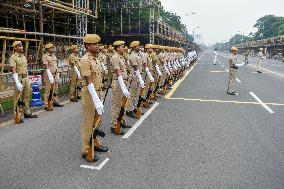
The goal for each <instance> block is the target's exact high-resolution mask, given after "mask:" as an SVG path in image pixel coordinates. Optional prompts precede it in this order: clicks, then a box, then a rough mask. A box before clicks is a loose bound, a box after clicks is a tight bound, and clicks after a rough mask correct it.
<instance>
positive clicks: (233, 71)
mask: <svg viewBox="0 0 284 189" xmlns="http://www.w3.org/2000/svg"><path fill="white" fill-rule="evenodd" d="M237 52H238V49H237V48H236V47H232V48H231V55H230V56H229V58H228V63H229V67H230V69H229V70H230V71H229V83H228V90H227V94H229V95H238V94H237V93H236V92H234V91H233V87H234V85H235V83H236V79H237V70H238V68H239V67H240V66H243V65H244V64H245V63H244V62H243V63H241V64H238V60H237Z"/></svg>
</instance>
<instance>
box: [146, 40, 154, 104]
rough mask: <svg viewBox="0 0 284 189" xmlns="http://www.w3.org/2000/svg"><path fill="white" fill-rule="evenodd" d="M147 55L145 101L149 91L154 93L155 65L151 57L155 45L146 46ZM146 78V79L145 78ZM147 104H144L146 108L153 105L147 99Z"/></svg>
mask: <svg viewBox="0 0 284 189" xmlns="http://www.w3.org/2000/svg"><path fill="white" fill-rule="evenodd" d="M144 49H145V51H146V52H145V53H144V55H143V65H144V67H145V68H144V70H145V72H144V75H145V76H146V81H145V83H146V84H145V85H146V86H145V91H146V92H145V94H144V99H146V98H147V94H148V91H153V88H154V86H153V83H154V81H155V79H154V77H153V74H152V73H153V69H154V68H153V65H152V59H151V57H150V55H151V54H152V53H153V45H152V44H146V45H145V47H144ZM145 76H144V77H145ZM147 100H148V101H147V102H144V104H143V105H144V107H145V108H149V105H150V104H152V102H150V101H149V99H147Z"/></svg>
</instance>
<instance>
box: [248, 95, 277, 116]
mask: <svg viewBox="0 0 284 189" xmlns="http://www.w3.org/2000/svg"><path fill="white" fill-rule="evenodd" d="M249 94H250V95H251V96H252V97H253V98H254V99H255V100H256V101H257V102H259V104H260V105H261V106H262V107H264V108H265V109H266V110H267V111H268V112H269V113H271V114H273V113H274V112H273V111H272V110H271V109H270V108H269V107H268V106H267V105H266V104H264V103H263V102H262V101H261V100H260V99H259V98H258V97H257V96H256V95H255V94H254V93H253V92H249Z"/></svg>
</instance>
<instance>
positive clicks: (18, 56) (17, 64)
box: [9, 41, 37, 122]
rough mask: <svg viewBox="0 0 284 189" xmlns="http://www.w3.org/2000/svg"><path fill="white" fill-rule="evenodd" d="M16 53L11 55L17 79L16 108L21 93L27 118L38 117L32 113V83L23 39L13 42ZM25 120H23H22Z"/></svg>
mask: <svg viewBox="0 0 284 189" xmlns="http://www.w3.org/2000/svg"><path fill="white" fill-rule="evenodd" d="M12 46H13V48H14V50H15V53H14V54H13V55H12V56H11V57H10V59H9V64H10V68H11V71H12V74H13V79H14V81H15V89H14V110H15V109H16V105H17V103H18V100H19V99H18V97H19V93H21V95H20V98H23V101H24V103H25V110H24V117H25V118H37V115H33V114H31V110H30V96H31V85H30V80H29V78H28V64H27V58H26V57H25V55H24V54H23V52H24V50H23V45H22V42H21V41H15V42H14V43H13V45H12ZM21 122H23V120H21Z"/></svg>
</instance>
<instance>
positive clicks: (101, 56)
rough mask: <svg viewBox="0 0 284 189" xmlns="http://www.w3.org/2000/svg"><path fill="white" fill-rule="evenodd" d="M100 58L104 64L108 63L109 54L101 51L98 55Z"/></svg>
mask: <svg viewBox="0 0 284 189" xmlns="http://www.w3.org/2000/svg"><path fill="white" fill-rule="evenodd" d="M98 58H99V59H100V61H101V62H102V64H104V65H106V64H107V56H106V55H105V54H104V53H102V52H100V53H99V55H98Z"/></svg>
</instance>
